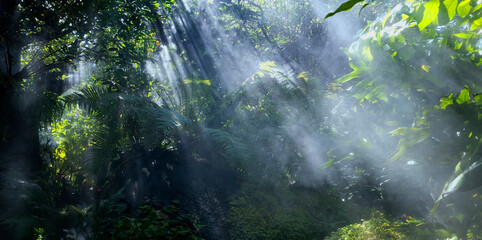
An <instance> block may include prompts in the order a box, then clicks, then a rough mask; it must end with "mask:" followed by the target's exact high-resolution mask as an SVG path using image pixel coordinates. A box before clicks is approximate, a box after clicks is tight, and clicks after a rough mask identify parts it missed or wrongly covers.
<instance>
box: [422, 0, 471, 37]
mask: <svg viewBox="0 0 482 240" xmlns="http://www.w3.org/2000/svg"><path fill="white" fill-rule="evenodd" d="M469 1H470V0H469ZM439 6H440V1H439V0H430V1H429V2H427V3H426V4H425V5H424V7H425V10H424V11H423V19H422V21H421V22H420V23H419V24H418V28H419V29H420V30H423V29H425V28H426V27H427V26H428V25H429V24H430V23H432V22H433V21H434V20H435V19H437V15H438V11H439Z"/></svg>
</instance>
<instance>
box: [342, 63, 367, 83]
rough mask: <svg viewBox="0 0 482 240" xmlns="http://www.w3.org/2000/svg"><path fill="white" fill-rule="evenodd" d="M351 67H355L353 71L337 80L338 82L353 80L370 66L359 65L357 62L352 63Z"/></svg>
mask: <svg viewBox="0 0 482 240" xmlns="http://www.w3.org/2000/svg"><path fill="white" fill-rule="evenodd" d="M350 67H351V68H353V72H351V73H348V74H346V75H345V76H343V77H341V78H339V79H338V80H336V82H337V83H344V82H348V81H350V80H352V79H353V78H357V77H361V76H362V75H363V73H365V71H366V70H368V67H357V66H356V65H355V64H353V63H350Z"/></svg>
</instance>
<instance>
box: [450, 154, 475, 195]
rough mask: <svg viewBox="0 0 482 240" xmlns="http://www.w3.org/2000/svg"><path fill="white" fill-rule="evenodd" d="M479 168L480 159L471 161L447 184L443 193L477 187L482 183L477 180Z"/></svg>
mask: <svg viewBox="0 0 482 240" xmlns="http://www.w3.org/2000/svg"><path fill="white" fill-rule="evenodd" d="M481 170H482V162H481V161H478V162H475V163H473V164H472V165H470V167H469V168H467V169H466V170H465V171H463V172H462V173H461V174H459V175H458V176H457V177H456V178H455V179H454V180H452V181H451V182H450V183H449V184H448V185H447V187H446V188H445V189H444V190H445V191H444V193H443V194H444V195H447V194H451V193H454V192H459V191H468V190H471V189H474V188H477V187H479V186H480V185H481V184H482V183H481V182H480V181H479V180H480V179H479V178H480V177H479V176H480V172H481Z"/></svg>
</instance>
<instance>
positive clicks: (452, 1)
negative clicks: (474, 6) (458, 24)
mask: <svg viewBox="0 0 482 240" xmlns="http://www.w3.org/2000/svg"><path fill="white" fill-rule="evenodd" d="M444 5H445V7H446V8H447V13H448V14H449V19H450V20H452V19H453V18H454V17H455V12H456V11H457V0H445V1H444Z"/></svg>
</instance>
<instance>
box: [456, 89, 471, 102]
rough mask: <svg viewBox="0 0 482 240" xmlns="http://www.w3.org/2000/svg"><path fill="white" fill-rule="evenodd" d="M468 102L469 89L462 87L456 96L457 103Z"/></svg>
mask: <svg viewBox="0 0 482 240" xmlns="http://www.w3.org/2000/svg"><path fill="white" fill-rule="evenodd" d="M468 102H470V93H469V89H467V88H464V89H463V90H462V91H461V92H460V95H459V97H458V98H457V103H458V104H462V103H468Z"/></svg>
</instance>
